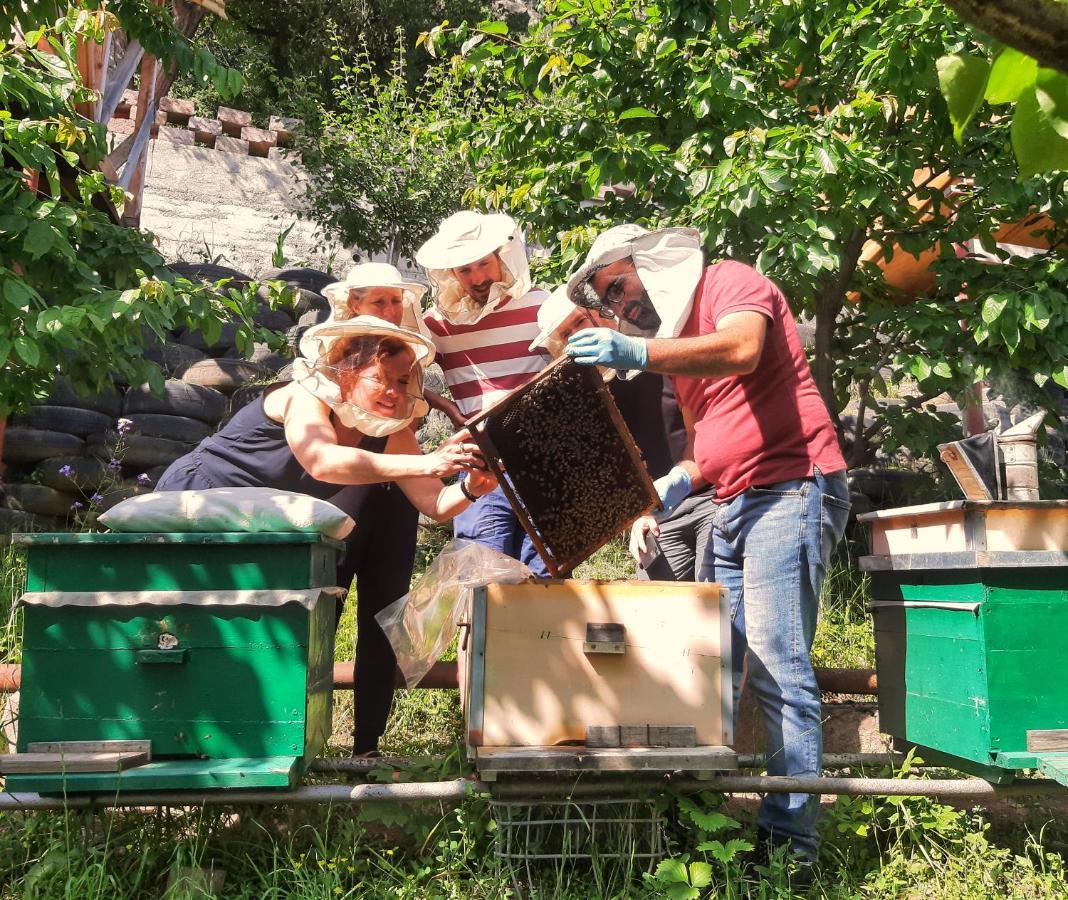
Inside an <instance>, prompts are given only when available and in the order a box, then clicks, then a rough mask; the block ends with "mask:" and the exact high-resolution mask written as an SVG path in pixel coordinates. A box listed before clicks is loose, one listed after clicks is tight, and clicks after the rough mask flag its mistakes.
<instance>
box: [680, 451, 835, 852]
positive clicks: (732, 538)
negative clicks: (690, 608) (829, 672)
mask: <svg viewBox="0 0 1068 900" xmlns="http://www.w3.org/2000/svg"><path fill="white" fill-rule="evenodd" d="M848 517H849V488H848V486H847V484H846V478H845V473H844V472H835V473H832V474H831V475H826V476H825V475H823V474H821V473H819V472H818V471H817V473H816V474H815V475H814V476H812V477H811V478H801V479H797V480H795V481H784V482H780V483H779V484H773V485H769V486H766V487H761V488H750V489H749V490H748V491H746V492H745V493H744V494H741V495H740V496H738V497H735V498H734V499H733V500H731V501H730V502H729V503H724V504H723V505H722V506H720V508H719V509H718V510H717V513H716V517H715V519H714V520H713V523H712V540H711V541H710V542H709V543H708V545H707V547H706V549H705V560H704V566H703V567H702V570H701V581H716V582H719V583H720V584H722V585H723V586H725V587H726V588H727V589H728V590H729V591H730V605H731V638H732V640H731V652H732V654H733V657H732V658H733V664H734V699H735V709H737V699H738V690H739V688H740V686H741V672H742V664H743V661H744V660H745V659H746V655H747V654H748V661H749V676H748V677H749V683H750V685H751V686H752V688H753V690H754V693H755V695H756V698H757V701H758V702H759V703H760V707H761V711H762V713H763V718H764V730H765V732H766V734H767V754H768V762H767V771H768V774H769V775H819V774H820V769H821V762H822V756H823V732H822V728H821V717H822V709H821V706H820V691H819V688H818V687H817V685H816V675H815V672H814V671H813V669H812V660H811V658H810V657H809V651H810V650H811V648H812V639H813V637H814V636H815V633H816V615H817V612H818V609H819V597H820V588H821V586H822V585H823V578H824V575H825V574H826V572H827V567H828V565H829V563H830V559H831V554H832V553H833V552H834V548H835V546H836V545H837V544H838V542H839V541H840V540H841V539H842V535H843V534H844V532H845V527H846V521H847V519H848ZM818 814H819V798H818V797H817V796H815V795H812V794H768V795H767V796H766V797H765V798H764V800H763V802H762V803H761V805H760V812H759V814H758V816H757V826H758V827H759V828H760V829H762V830H764V831H767V832H769V833H770V835H771V837H772V839H773V840H774V841H776V842H789V844H790V845H791V850H792V852H793V853H796V854H797V855H799V856H801V857H803V858H806V859H811V860H814V859H815V858H816V852H817V850H818V849H819V834H818V832H817V830H816V820H817V817H818Z"/></svg>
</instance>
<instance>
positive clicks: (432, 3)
mask: <svg viewBox="0 0 1068 900" xmlns="http://www.w3.org/2000/svg"><path fill="white" fill-rule="evenodd" d="M487 8H488V4H487V3H485V2H483V0H399V2H395V3H390V4H383V3H376V2H372V0H293V2H289V3H286V5H285V14H284V15H280V14H279V13H278V4H277V3H275V2H272V0H229V2H228V3H227V4H226V12H227V19H225V20H223V19H216V18H210V19H209V20H208V21H207V22H206V23H205V26H204V30H203V33H202V36H201V39H202V40H203V42H204V43H205V45H206V47H207V48H208V49H210V50H211V52H212V53H213V54H214V55H215V57H217V58H218V59H219V60H221V61H222V62H223V63H225V64H226V65H227V66H230V67H232V68H234V69H237V70H239V71H240V72H241V75H242V87H241V92H240V94H239V95H237V97H236V98H234V99H233V102H234V103H236V104H237V105H238V106H239V107H240V108H241V109H245V110H248V111H249V112H251V113H253V115H254V117H255V119H256V121H257V122H261V123H266V120H267V119H268V118H269V117H270V116H271V115H296V114H298V113H299V112H300V111H301V108H302V107H303V105H304V103H305V102H306V101H307V100H308V99H309V98H314V99H316V100H318V101H320V102H322V103H323V104H324V105H326V106H328V107H329V106H330V105H331V102H332V99H331V98H332V97H333V86H334V85H333V77H332V76H333V74H334V73H333V69H332V68H331V67H330V66H328V65H324V62H325V61H326V60H327V59H329V58H330V56H331V55H333V54H334V53H335V52H336V51H335V41H334V36H335V35H337V36H339V37H340V39H341V41H342V44H343V46H344V47H345V48H346V49H350V48H354V47H365V48H366V49H367V53H368V56H369V58H370V61H371V64H372V67H373V68H374V70H375V71H376V72H378V73H380V74H382V75H386V74H387V73H388V72H389V69H390V66H391V64H392V62H393V57H394V46H395V41H396V38H395V34H396V31H397V29H398V28H400V29H402V31H403V33H404V38H403V43H404V46H406V47H410V46H411V45H412V42H413V41H414V40H415V36H416V35H417V34H418V33H419V32H420V31H423V30H425V29H427V28H429V27H430V26H431V25H434V24H435V23H437V22H440V21H442V20H443V19H451V20H453V21H461V20H463V19H478V18H481V17H482V16H484V15H485V13H486V10H487ZM409 75H410V77H411V81H412V83H413V84H415V83H417V82H418V80H419V79H420V78H421V76H422V67H421V66H417V67H415V69H414V70H413V71H411V72H410V73H409ZM173 93H174V94H175V96H181V97H190V98H192V99H193V100H194V101H195V103H196V104H197V109H198V110H200V111H201V112H202V113H204V114H207V115H214V114H215V110H216V109H217V108H218V106H219V102H220V100H223V99H226V98H225V97H222V96H221V95H220V93H219V92H218V91H217V90H216V89H215V87H214V85H212V84H210V83H204V82H198V81H196V80H195V79H193V78H191V77H190V76H188V75H186V76H183V77H182V78H180V79H179V80H178V82H177V83H176V84H175V87H174V90H173Z"/></svg>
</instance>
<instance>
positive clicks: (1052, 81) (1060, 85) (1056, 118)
mask: <svg viewBox="0 0 1068 900" xmlns="http://www.w3.org/2000/svg"><path fill="white" fill-rule="evenodd" d="M1035 97H1036V98H1037V100H1038V107H1039V109H1041V110H1042V112H1044V113H1045V114H1046V116H1047V117H1048V118H1049V124H1050V125H1051V126H1052V127H1053V130H1054V131H1056V132H1057V134H1059V135H1060V136H1061V137H1062V138H1065V139H1066V140H1068V75H1064V74H1063V73H1061V72H1056V71H1054V70H1053V69H1039V70H1038V75H1037V77H1036V78H1035Z"/></svg>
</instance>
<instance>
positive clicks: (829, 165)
mask: <svg viewBox="0 0 1068 900" xmlns="http://www.w3.org/2000/svg"><path fill="white" fill-rule="evenodd" d="M816 159H818V160H819V161H820V168H821V169H823V171H824V172H826V173H827V174H828V175H837V174H838V163H836V162H835V161H834V157H833V156H831V153H830V151H829V150H828V149H827V148H826V147H817V148H816Z"/></svg>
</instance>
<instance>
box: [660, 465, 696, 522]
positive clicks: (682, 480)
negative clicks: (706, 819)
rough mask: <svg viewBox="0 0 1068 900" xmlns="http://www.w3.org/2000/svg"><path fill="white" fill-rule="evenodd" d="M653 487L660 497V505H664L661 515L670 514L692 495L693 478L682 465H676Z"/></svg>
mask: <svg viewBox="0 0 1068 900" xmlns="http://www.w3.org/2000/svg"><path fill="white" fill-rule="evenodd" d="M653 487H655V488H656V493H657V496H658V497H660V505H661V506H663V507H664V511H663V512H662V513H660V516H661V517H662V516H669V515H671V513H673V512H674V511H675V510H676V508H677V507H678V505H679V504H680V503H682V501H683V500H685V499H686V498H687V497H689V496H690V491H691V490H692V489H693V479H691V478H690V473H689V472H687V471H686V470H685V469H684V468H682V466H675V467H674V468H673V469H672V470H671V471H670V472H668V473H667V475H662V476H661V477H660V478H658V479H656V481H654V482H653Z"/></svg>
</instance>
